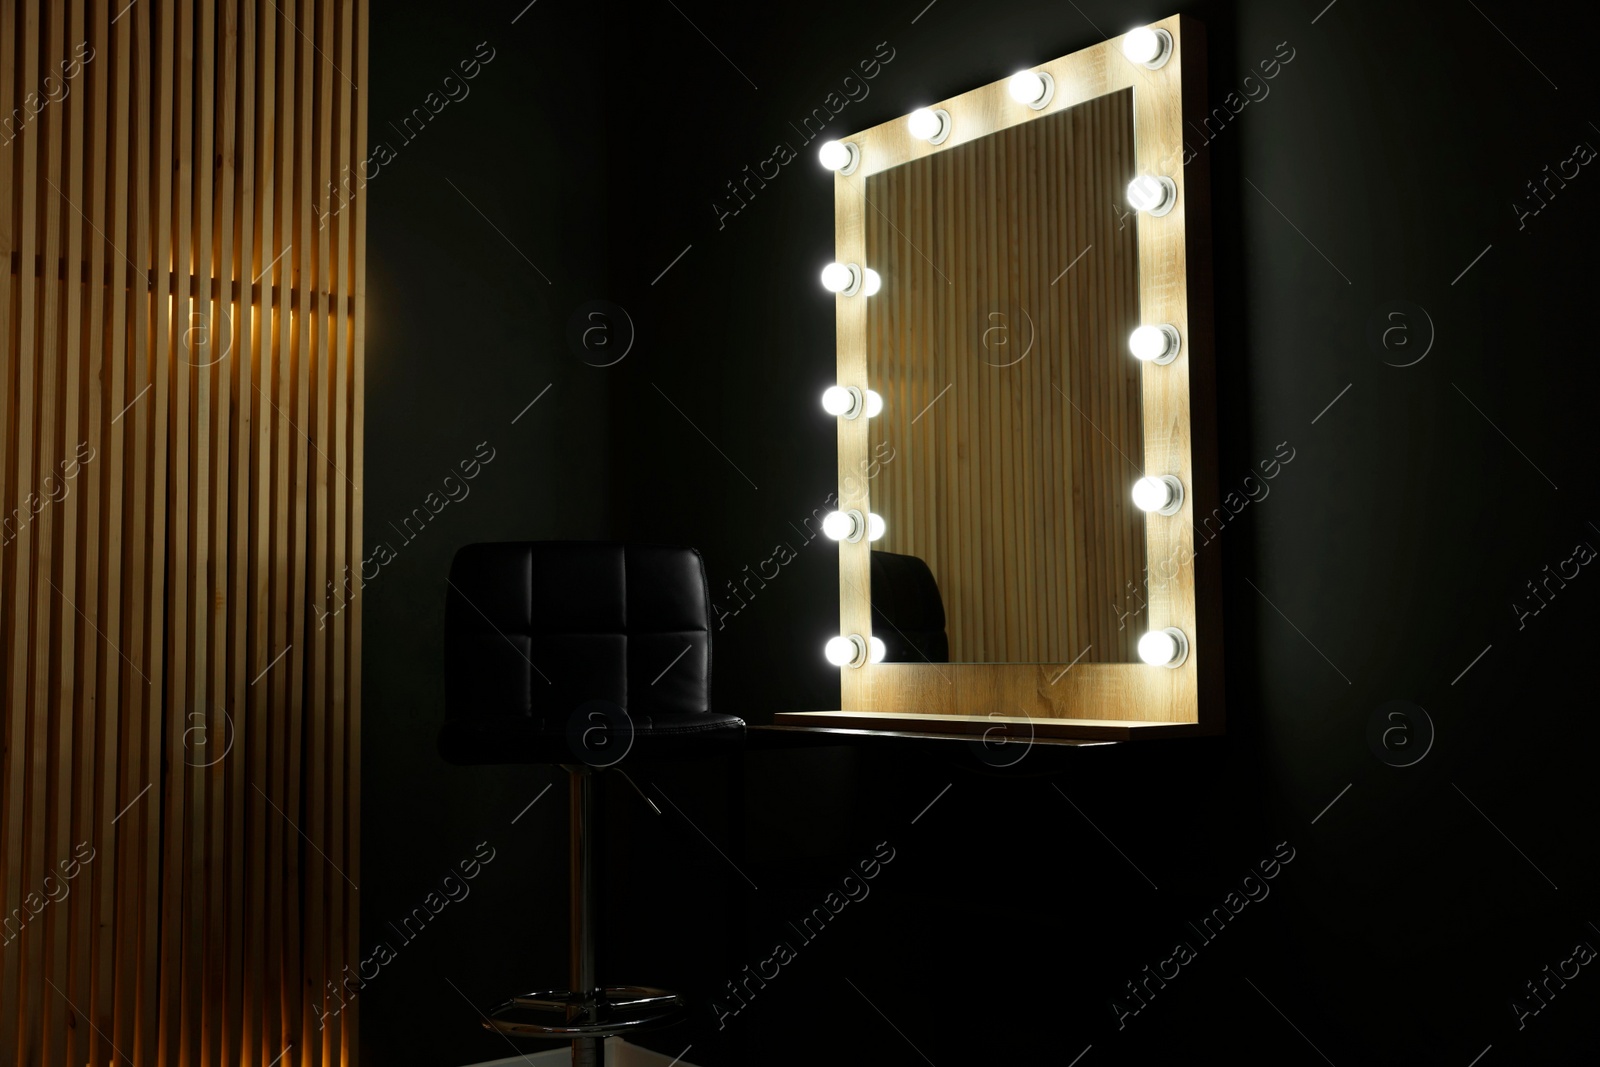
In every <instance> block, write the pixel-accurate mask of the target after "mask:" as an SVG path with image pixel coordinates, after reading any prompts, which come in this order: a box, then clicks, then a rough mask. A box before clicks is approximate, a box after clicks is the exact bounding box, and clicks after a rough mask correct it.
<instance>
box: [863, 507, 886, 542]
mask: <svg viewBox="0 0 1600 1067" xmlns="http://www.w3.org/2000/svg"><path fill="white" fill-rule="evenodd" d="M887 530H888V527H887V526H886V525H885V524H884V521H883V516H882V515H879V514H878V513H877V512H875V511H872V512H868V513H867V540H868V541H876V540H878V539H879V538H881V537H882V536H883V535H884V533H885V532H886V531H887Z"/></svg>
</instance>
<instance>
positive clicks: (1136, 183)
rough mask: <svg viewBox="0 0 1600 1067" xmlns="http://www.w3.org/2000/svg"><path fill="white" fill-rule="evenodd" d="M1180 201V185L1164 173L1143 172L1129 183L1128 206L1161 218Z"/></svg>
mask: <svg viewBox="0 0 1600 1067" xmlns="http://www.w3.org/2000/svg"><path fill="white" fill-rule="evenodd" d="M1177 202H1178V185H1177V183H1176V182H1174V181H1173V180H1172V179H1171V178H1168V177H1167V176H1166V175H1164V174H1141V175H1139V176H1138V177H1136V178H1134V179H1133V181H1131V182H1129V183H1128V206H1130V207H1132V208H1133V209H1134V210H1135V211H1143V212H1144V213H1145V214H1147V215H1152V216H1155V217H1156V218H1160V217H1161V216H1162V215H1165V214H1167V212H1169V211H1171V210H1172V207H1173V205H1174V204H1176V203H1177Z"/></svg>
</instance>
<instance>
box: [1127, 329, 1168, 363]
mask: <svg viewBox="0 0 1600 1067" xmlns="http://www.w3.org/2000/svg"><path fill="white" fill-rule="evenodd" d="M1179 344H1180V341H1179V338H1178V329H1177V327H1175V326H1172V325H1170V324H1169V323H1165V322H1164V323H1162V324H1161V325H1159V326H1140V327H1139V328H1138V329H1136V330H1134V331H1133V332H1132V333H1130V334H1129V335H1128V351H1130V352H1132V353H1133V358H1135V359H1137V360H1140V361H1142V362H1145V363H1162V364H1165V363H1171V362H1172V361H1173V360H1174V359H1176V358H1178V346H1179Z"/></svg>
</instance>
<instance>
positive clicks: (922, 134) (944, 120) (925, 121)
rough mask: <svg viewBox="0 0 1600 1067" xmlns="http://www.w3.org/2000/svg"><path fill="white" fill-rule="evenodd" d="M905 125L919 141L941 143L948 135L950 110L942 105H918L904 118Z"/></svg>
mask: <svg viewBox="0 0 1600 1067" xmlns="http://www.w3.org/2000/svg"><path fill="white" fill-rule="evenodd" d="M906 127H907V129H909V130H910V131H911V136H913V137H915V138H917V139H918V140H920V141H927V142H928V143H929V144H943V143H944V142H945V139H946V138H948V137H949V136H950V112H948V111H946V110H945V109H944V108H942V107H941V108H926V107H919V108H917V110H915V111H913V112H912V113H911V114H910V116H909V117H908V118H907V119H906Z"/></svg>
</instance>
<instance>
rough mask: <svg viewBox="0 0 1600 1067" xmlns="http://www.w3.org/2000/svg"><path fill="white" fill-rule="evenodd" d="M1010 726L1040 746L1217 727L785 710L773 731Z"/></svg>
mask: <svg viewBox="0 0 1600 1067" xmlns="http://www.w3.org/2000/svg"><path fill="white" fill-rule="evenodd" d="M1002 726H1004V727H1014V729H1011V730H1008V731H1006V733H1005V736H1006V737H1007V738H1009V739H1012V740H1014V741H1015V742H1017V743H1025V742H1026V741H1027V740H1028V738H1029V737H1030V733H1031V737H1032V740H1033V743H1034V744H1040V745H1086V744H1108V743H1112V742H1116V741H1141V740H1150V739H1153V738H1157V737H1162V738H1165V737H1203V736H1205V735H1207V734H1214V733H1218V732H1220V731H1217V730H1210V729H1207V728H1206V727H1205V726H1204V725H1203V724H1201V723H1192V722H1138V721H1135V720H1131V719H1046V718H1030V717H1028V716H1024V715H924V714H916V713H910V712H902V713H885V712H874V711H784V712H779V713H778V714H777V715H775V716H773V720H772V727H771V728H772V729H796V730H807V731H815V732H821V733H836V734H870V735H872V736H877V737H882V736H891V737H907V738H942V739H948V740H954V741H973V740H977V739H979V738H982V737H983V736H984V734H985V733H987V732H989V731H991V730H994V729H995V728H996V727H1002Z"/></svg>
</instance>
